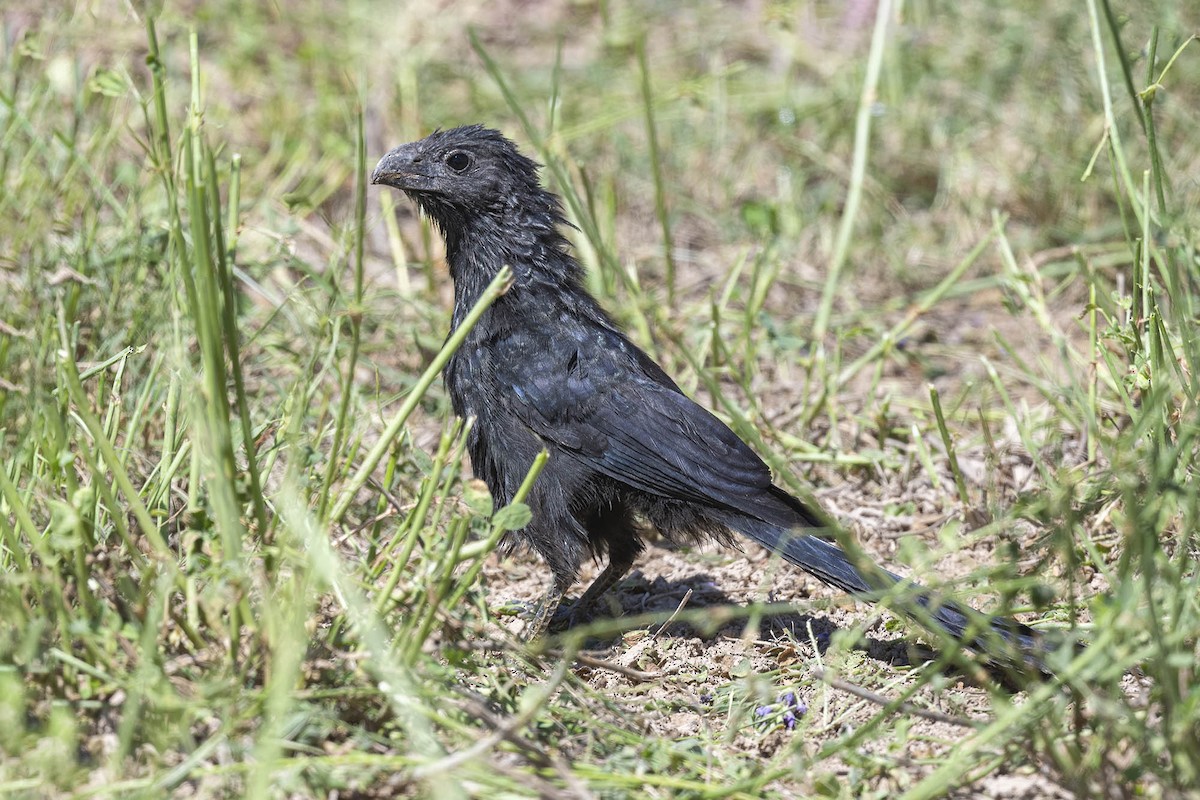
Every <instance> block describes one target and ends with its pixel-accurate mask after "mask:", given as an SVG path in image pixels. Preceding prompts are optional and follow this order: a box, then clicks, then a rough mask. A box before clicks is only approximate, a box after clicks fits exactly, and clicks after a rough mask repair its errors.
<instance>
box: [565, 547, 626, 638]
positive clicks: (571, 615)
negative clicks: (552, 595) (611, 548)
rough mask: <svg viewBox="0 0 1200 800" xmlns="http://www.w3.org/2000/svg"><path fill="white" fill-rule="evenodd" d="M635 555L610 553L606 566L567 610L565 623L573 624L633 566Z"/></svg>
mask: <svg viewBox="0 0 1200 800" xmlns="http://www.w3.org/2000/svg"><path fill="white" fill-rule="evenodd" d="M636 557H637V553H636V552H631V553H620V554H617V553H612V554H610V555H609V558H608V566H606V567H605V568H604V570H603V571H602V572H601V573H600V574H599V575H597V576H596V580H594V581H592V583H591V585H590V586H588V588H587V590H586V591H584V593H583V595H582V596H581V597H580V598H579V599H578V600H576V601H575V602H574V603H572V604H571V608H570V610H569V611H568V612H567V625H571V624H573V623H574V622H575V620H576V619H577V618H578V617H579V615H580V614H582V613H585V612H586V611H587V610H588V609H589V608H590V607H591V606H592V605H594V604H595V602H596V601H597V600H599V599H600V598H601V597H603V596H604V594H605V593H606V592H607V591H608V590H609V589H611V588H612V587H613V586H615V585H616V584H617V583H618V582H619V581H620V580H621V578H624V577H625V575H626V573H628V572H629V570H630V568H631V567H632V566H633V562H634V559H635V558H636Z"/></svg>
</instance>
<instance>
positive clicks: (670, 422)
mask: <svg viewBox="0 0 1200 800" xmlns="http://www.w3.org/2000/svg"><path fill="white" fill-rule="evenodd" d="M371 181H372V183H382V184H386V185H389V186H394V187H396V188H397V189H401V190H402V191H404V192H405V194H407V195H408V196H409V197H410V198H412V199H413V200H415V201H416V203H417V205H418V206H419V207H420V208H421V210H422V211H424V212H425V214H426V215H428V217H429V218H430V219H432V220H433V222H434V224H435V225H436V226H437V227H438V229H439V230H440V231H441V233H442V235H443V236H444V237H445V240H446V258H447V261H448V262H449V264H450V276H451V278H453V280H454V317H453V322H452V324H453V326H454V327H457V326H458V325H459V324H460V323H461V322H462V320H463V318H464V316H465V315H466V314H467V312H468V311H470V309H471V307H472V306H473V305H474V303H475V301H476V300H477V299H478V298H479V296H480V294H481V292H482V291H483V289H484V288H485V287H486V286H487V285H488V283H489V281H491V279H492V278H493V277H494V276H495V274H496V272H497V271H498V270H499V269H500V268H501V267H502V266H503V265H505V264H507V265H509V266H510V267H511V268H512V270H513V273H514V282H513V285H512V288H511V289H509V291H508V292H507V293H506V294H504V295H503V296H502V297H500V298H499V299H498V300H496V302H495V304H494V305H492V307H491V308H490V309H488V311H487V312H486V313H485V314H484V316H483V318H482V319H481V320H480V321H479V323H478V324H477V325H476V326H475V328H474V329H473V330H471V331H470V333H469V334H468V336H467V338H466V341H465V342H464V343H463V345H462V347H461V348H460V349H459V350H458V352H457V353H456V354H455V355H454V357H453V358H452V359H451V360H450V362H449V364H448V365H447V367H446V371H445V380H446V386H447V388H448V389H449V392H450V398H451V400H452V402H453V404H454V410H455V412H456V413H457V414H459V415H460V416H462V417H475V425H474V427H473V428H472V429H471V432H470V436H469V440H468V446H469V450H470V454H471V463H472V465H473V468H474V470H475V473H476V474H477V475H478V476H480V477H481V478H483V480H484V481H485V482H486V483H487V485H488V487H489V488H490V489H491V492H492V495H493V497H494V498H495V502H496V503H497V504H500V505H503V504H505V503H507V502H509V500H511V498H512V497H513V494H514V493H515V492H516V490H517V487H518V486H519V485H520V484H521V481H522V479H523V478H524V477H525V474H526V472H527V471H528V469H529V467H530V465H531V463H532V462H533V459H534V457H535V456H536V455H537V454H538V453H539V452H540V451H541V450H542V449H543V448H546V449H548V450H549V452H550V459H549V461H548V462H547V464H546V466H545V469H544V470H543V472H542V474H541V475H540V476H539V478H538V480H537V481H536V483H535V485H534V487H533V490H532V492H531V493H530V495H529V498H528V503H529V506H530V509H531V510H532V512H533V517H532V520H531V521H530V523H529V524H528V525H527V526H526V527H525V528H524V529H523V530H521V531H519V532H517V533H516V534H515V538H516V540H518V541H524V542H526V543H528V544H529V545H531V546H532V547H533V549H534V550H536V551H537V552H538V553H540V554H541V555H542V557H543V558H545V560H546V562H547V563H548V564H549V565H550V569H551V571H552V572H553V573H554V584H553V586H552V587H551V588H550V590H549V591H548V593H547V594H546V597H545V600H544V601H543V602H542V604H541V606H540V608H539V610H538V612H537V616H536V617H535V618H534V620H533V622H532V623H531V624H530V626H529V628H528V629H527V636H529V637H530V638H532V637H534V636H537V635H539V634H540V633H542V632H543V631H544V630H545V628H546V625H547V624H548V623H549V621H550V618H551V616H552V615H553V614H554V612H555V611H556V609H557V608H558V606H559V604H560V602H561V601H562V598H563V595H564V593H565V592H566V591H567V590H568V589H569V588H570V587H571V585H572V584H574V583H575V581H576V579H577V577H578V574H579V566H580V563H581V562H582V560H583V558H584V557H585V556H588V555H593V556H596V557H599V556H602V555H604V554H607V555H608V566H607V567H606V568H605V570H604V571H603V572H602V573H601V574H600V576H599V577H598V578H596V580H595V582H593V583H592V585H591V586H590V587H589V588H588V590H587V591H586V592H585V593H584V595H583V597H582V598H580V600H579V602H578V604H577V605H576V606H575V608H576V609H583V608H586V607H587V606H588V605H589V604H590V603H591V602H592V601H594V600H595V599H596V598H597V597H599V596H600V595H601V594H602V593H603V592H605V591H606V590H607V589H608V588H609V587H611V586H612V585H613V584H614V583H616V582H617V581H618V580H620V578H621V577H622V576H623V575H624V574H625V573H626V572H627V571H628V570H629V568H630V567H631V566H632V565H633V562H634V559H635V558H636V557H637V555H638V553H640V552H641V550H642V548H643V544H642V539H641V536H640V535H639V525H640V524H643V521H644V522H648V523H649V524H650V525H652V526H653V527H655V528H657V529H658V530H659V532H661V533H662V535H663V536H665V537H666V538H668V539H671V540H674V541H680V540H683V541H697V540H703V539H707V538H711V539H716V540H717V541H720V542H723V543H728V542H730V540H731V538H732V537H731V535H730V534H731V532H735V533H739V534H741V535H743V536H746V537H748V538H750V539H752V540H754V541H756V542H758V543H759V544H761V545H763V546H764V547H766V548H767V549H769V550H771V551H773V552H776V553H778V554H780V555H781V556H782V557H783V558H785V559H786V560H787V561H790V562H791V563H792V564H795V565H797V566H799V567H801V568H803V569H806V570H808V571H809V572H811V573H812V574H813V575H815V576H817V577H818V578H820V579H821V580H822V581H824V582H826V583H828V584H832V585H833V586H836V587H838V588H839V589H843V590H845V591H847V592H850V593H851V594H854V595H858V596H865V597H867V598H868V599H869V598H871V597H878V595H879V593H880V592H881V591H884V590H886V589H887V588H888V587H890V586H893V585H894V584H895V583H896V582H897V581H899V580H901V579H900V578H899V576H896V575H893V574H892V573H890V572H887V571H885V570H882V569H878V568H876V569H873V570H868V572H869V573H870V574H869V575H868V574H864V573H863V572H861V571H860V570H858V569H856V568H855V566H854V565H853V564H852V563H851V562H850V561H849V559H848V558H847V556H846V555H845V553H843V552H842V550H841V549H840V548H838V547H837V546H836V545H835V544H833V543H832V542H830V541H827V540H825V539H822V538H818V536H817V535H813V534H814V533H818V534H819V529H821V528H823V527H826V525H825V523H824V522H823V521H822V519H821V517H820V515H819V514H818V513H816V512H814V510H813V509H810V508H809V507H808V506H806V505H805V504H804V503H802V502H801V501H800V500H797V499H796V498H794V497H792V496H791V495H790V494H788V493H787V492H785V491H784V490H782V489H780V488H779V487H777V486H775V485H773V484H772V482H771V473H770V471H769V470H768V468H767V465H766V464H765V463H763V461H762V460H761V459H760V458H759V457H758V456H757V455H755V454H754V452H753V451H752V450H751V449H750V448H749V447H748V446H747V445H746V444H745V443H744V442H743V441H742V440H741V439H739V438H738V437H737V435H736V434H734V433H733V431H731V430H730V429H729V428H728V427H727V426H726V425H725V424H724V423H723V422H721V421H720V420H718V419H717V418H716V417H714V416H713V415H712V414H710V413H709V412H708V411H706V410H705V409H703V408H701V407H700V406H699V405H697V404H696V403H694V402H693V401H692V400H690V399H689V398H688V397H687V396H686V395H684V394H683V392H682V391H680V389H679V387H678V386H677V385H676V384H675V382H674V381H673V380H671V378H670V377H669V376H668V375H667V374H666V373H665V372H663V370H662V368H661V367H659V366H658V364H656V363H654V361H653V360H652V359H651V358H650V357H649V356H648V355H646V354H645V353H643V352H642V351H641V350H640V349H638V347H637V346H636V345H634V344H633V343H632V342H631V341H630V340H629V338H628V337H627V336H626V335H625V334H624V333H622V332H621V330H620V329H619V328H618V327H617V326H616V324H615V323H614V322H613V321H612V319H610V318H609V316H608V315H607V314H606V313H605V312H604V311H603V310H602V309H601V308H600V305H599V304H598V303H597V302H596V300H595V299H594V298H593V297H592V296H591V295H590V294H589V293H588V292H587V291H586V290H585V289H584V287H583V274H582V270H581V268H580V266H579V263H578V262H577V261H576V260H575V258H574V257H573V256H572V255H571V254H570V252H569V251H568V244H567V241H566V239H564V238H563V236H562V234H560V233H559V230H558V227H559V226H560V225H564V224H566V220H565V219H564V218H563V215H562V209H561V206H560V204H559V200H558V198H557V197H556V196H555V195H553V194H551V193H550V192H548V191H546V190H545V189H543V188H542V187H541V185H540V184H539V181H538V165H537V164H536V163H534V162H533V161H531V160H530V159H528V158H526V157H525V156H523V155H521V153H519V152H518V151H517V149H516V147H515V146H514V145H513V143H512V142H510V141H509V140H508V139H506V138H504V137H503V136H502V135H501V134H500V133H498V132H497V131H494V130H490V129H487V128H484V127H482V126H479V125H472V126H468V127H462V128H456V129H454V130H447V131H437V132H435V133H433V134H431V135H430V136H428V137H426V138H425V139H422V140H420V141H418V142H412V143H411V144H406V145H402V146H400V147H397V148H396V149H395V150H392V151H391V152H390V153H388V154H387V155H386V156H384V157H383V159H382V160H380V162H379V165H378V166H377V167H376V168H375V171H374V173H373V174H372V176H371ZM805 531H807V533H806V532H805ZM909 597H910V598H915V599H913V600H910V602H912V603H914V605H912V606H910V607H909V610H910V613H914V614H915V616H917V617H918V618H920V619H925V620H928V619H932V620H934V621H936V623H937V624H939V625H940V626H941V627H942V628H944V629H945V630H947V631H949V632H950V633H951V634H953V635H954V636H955V637H957V638H959V639H963V638H964V637H965V636H967V635H970V636H971V640H970V641H969V642H968V644H971V645H974V646H976V647H980V648H983V649H993V648H990V647H989V645H992V644H997V645H998V644H1000V641H999V640H1000V639H1003V640H1007V641H1008V642H1010V643H1015V644H1017V645H1018V647H1019V648H1020V649H1021V650H1024V651H1026V653H1028V652H1029V651H1031V650H1033V649H1036V647H1037V644H1036V643H1037V637H1038V634H1037V633H1036V632H1035V631H1033V630H1031V629H1029V628H1026V627H1025V626H1022V625H1019V624H1018V623H1016V622H1014V621H1012V620H1008V619H1002V618H998V617H997V618H982V619H983V620H984V621H983V622H982V623H981V624H979V625H975V626H972V627H973V628H974V633H972V634H968V633H967V629H968V626H969V625H970V619H971V616H972V615H974V616H975V617H976V618H977V619H980V617H978V615H975V612H973V611H969V610H967V609H965V608H963V607H961V606H958V605H955V604H953V603H950V602H940V601H937V600H935V599H934V598H933V597H932V596H931V595H930V594H928V593H927V592H925V591H924V590H921V589H920V588H919V587H916V588H915V589H914V590H913V594H911V595H909ZM917 605H919V606H920V607H921V609H923V610H918V609H917V607H916V606H917ZM988 628H990V629H991V631H992V632H994V633H995V634H999V637H995V636H993V635H992V634H989V633H984V632H983V631H986V630H987V629H988ZM1027 657H1028V656H1027Z"/></svg>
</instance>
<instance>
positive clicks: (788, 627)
mask: <svg viewBox="0 0 1200 800" xmlns="http://www.w3.org/2000/svg"><path fill="white" fill-rule="evenodd" d="M574 599H575V598H571V599H568V600H566V601H564V603H563V607H564V615H563V617H562V618H560V620H559V625H560V626H561V625H562V624H564V623H566V622H567V617H569V616H570V614H571V613H573V612H574V610H573V609H572V603H573V602H574ZM685 600H686V605H685ZM704 609H711V610H712V611H714V612H717V613H714V614H713V615H710V616H709V617H708V619H702V620H697V619H696V612H697V611H701V610H704ZM677 610H678V611H679V612H680V613H679V614H678V616H674V612H676V611H677ZM687 612H691V613H687ZM647 616H653V617H656V619H655V620H654V621H649V622H634V620H633V618H639V617H640V618H643V619H645V618H646V617H647ZM752 616H753V614H752V612H751V610H750V609H749V608H748V607H747V606H745V605H743V604H741V603H739V602H738V601H736V600H734V599H733V598H731V597H730V596H729V595H728V594H726V593H725V592H724V591H723V590H722V589H721V588H720V587H719V586H718V585H717V583H716V581H715V579H714V577H713V576H712V575H710V574H708V573H704V572H701V573H695V574H692V575H689V576H687V577H681V578H674V579H668V578H664V577H662V576H656V577H654V578H652V579H651V578H647V577H646V576H645V575H644V574H643V573H642V572H641V571H634V572H632V573H630V574H629V575H628V576H627V577H626V578H625V579H624V580H623V581H622V582H621V583H620V584H619V585H618V586H616V587H614V588H613V589H612V590H610V591H609V592H608V594H606V595H605V596H604V597H602V598H601V599H600V601H599V602H598V603H597V604H596V605H595V607H593V608H591V609H588V610H583V609H579V610H578V612H577V613H575V616H574V617H573V619H572V620H571V623H570V625H571V627H574V626H576V625H588V626H591V625H593V624H595V623H603V622H605V621H612V622H617V623H619V622H620V621H621V620H622V619H626V618H629V619H630V622H631V625H630V626H626V627H622V628H621V629H620V630H618V631H615V632H614V631H613V629H612V628H611V627H609V626H607V625H597V627H602V628H603V630H602V631H599V632H598V633H597V635H596V636H594V637H590V638H589V639H588V640H587V641H586V644H585V646H586V647H588V648H590V649H608V648H615V647H619V646H620V645H621V642H622V640H623V639H624V638H625V637H627V636H628V635H629V633H630V632H631V631H637V630H644V631H646V632H650V633H653V635H654V636H656V637H659V638H673V639H694V638H698V639H700V640H702V641H706V642H708V641H713V640H716V639H718V638H733V639H736V638H741V637H742V636H744V634H745V629H746V625H747V624H748V623H749V621H750V619H751V617H752ZM756 624H757V630H758V632H757V634H755V636H754V638H755V639H757V640H759V641H764V642H768V643H778V644H780V645H788V646H790V645H793V644H799V645H800V646H802V647H813V648H815V649H816V651H817V653H819V654H821V655H824V654H825V653H826V652H827V651H828V649H829V647H830V645H831V643H832V641H833V638H834V634H836V633H837V632H839V631H843V630H846V628H844V627H842V626H840V625H838V624H837V623H836V622H834V621H833V620H831V619H829V618H828V617H825V616H819V615H813V614H806V613H802V612H799V611H797V612H784V613H764V614H762V615H761V616H759V617H758V618H757V621H756ZM556 627H559V626H556ZM560 630H561V628H560ZM854 649H855V650H859V651H861V652H863V653H864V654H865V655H866V656H867V657H868V658H871V659H872V660H874V661H877V662H880V663H885V664H888V665H891V666H893V667H905V666H912V665H913V664H914V663H920V662H921V661H925V660H928V659H929V658H930V657H931V656H932V651H930V650H929V649H928V648H924V647H920V646H918V645H916V644H914V643H913V642H911V641H909V640H906V639H876V638H873V637H872V636H870V635H869V634H864V636H863V637H862V638H861V639H860V641H859V643H858V644H856V645H855V646H854ZM914 657H915V658H914Z"/></svg>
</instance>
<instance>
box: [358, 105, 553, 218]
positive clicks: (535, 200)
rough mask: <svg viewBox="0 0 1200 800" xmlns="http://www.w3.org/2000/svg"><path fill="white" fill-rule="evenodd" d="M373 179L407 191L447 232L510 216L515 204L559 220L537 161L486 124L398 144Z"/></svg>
mask: <svg viewBox="0 0 1200 800" xmlns="http://www.w3.org/2000/svg"><path fill="white" fill-rule="evenodd" d="M371 183H376V184H383V185H385V186H393V187H395V188H397V189H400V190H401V191H403V192H404V193H405V194H407V195H408V196H409V197H410V198H412V199H413V200H414V201H415V202H416V203H417V205H418V206H420V208H421V210H422V211H424V212H425V213H426V214H427V215H429V217H430V218H432V219H433V221H434V222H435V223H437V225H438V227H440V228H441V229H442V232H443V233H446V234H453V233H454V232H455V231H456V229H459V228H463V227H467V226H470V225H472V224H473V223H476V222H478V221H480V220H489V219H490V220H495V221H501V220H511V215H512V212H513V211H514V210H517V209H523V210H524V212H525V213H526V214H529V213H530V212H532V213H534V214H535V215H536V214H537V213H538V212H542V213H549V214H550V215H551V220H550V222H551V224H553V223H555V222H558V221H560V220H559V218H558V216H559V215H558V201H557V199H556V198H555V197H554V196H553V195H551V194H550V193H548V192H546V191H545V190H543V189H542V188H541V186H540V185H539V182H538V164H537V163H536V162H534V161H532V160H531V159H529V158H526V157H525V156H523V155H521V153H520V152H518V150H517V148H516V145H514V144H513V143H512V142H510V141H509V140H508V139H506V138H505V137H504V136H503V135H502V134H500V132H499V131H495V130H492V129H490V128H485V127H483V126H482V125H468V126H465V127H461V128H453V129H451V130H445V131H443V130H439V131H435V132H433V133H431V134H430V135H429V136H426V137H425V138H424V139H421V140H420V141H416V142H410V143H408V144H403V145H400V146H399V147H397V148H396V149H394V150H392V151H391V152H389V153H388V154H387V155H385V156H384V157H383V158H382V159H380V161H379V164H378V165H377V166H376V167H375V171H374V172H373V173H371Z"/></svg>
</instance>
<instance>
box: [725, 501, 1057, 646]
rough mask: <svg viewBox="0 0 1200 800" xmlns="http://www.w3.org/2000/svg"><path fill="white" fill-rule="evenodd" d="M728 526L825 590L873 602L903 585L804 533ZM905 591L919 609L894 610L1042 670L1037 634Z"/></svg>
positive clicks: (751, 524)
mask: <svg viewBox="0 0 1200 800" xmlns="http://www.w3.org/2000/svg"><path fill="white" fill-rule="evenodd" d="M730 527H731V528H733V529H734V530H736V531H737V532H739V533H741V534H742V535H744V536H746V537H747V538H749V539H752V540H754V541H755V542H758V543H759V544H761V545H762V546H763V547H765V548H767V549H768V550H770V551H772V552H775V553H778V554H779V555H780V556H782V557H783V558H784V559H785V560H786V561H788V562H790V563H792V564H794V565H796V566H797V567H800V568H801V569H803V570H805V571H807V572H809V573H812V574H813V575H815V576H816V577H817V578H820V579H821V580H822V581H824V582H825V583H827V584H829V585H830V586H835V587H837V588H838V589H841V590H843V591H845V592H848V593H850V594H853V595H858V596H860V597H863V596H864V595H865V596H866V597H864V598H863V599H868V600H872V601H874V600H877V599H878V597H879V595H880V594H882V593H884V592H886V591H887V590H889V589H891V588H893V587H894V586H896V584H898V583H901V582H902V581H904V580H905V579H904V578H901V577H900V576H899V575H896V574H895V573H892V572H888V571H887V570H885V569H882V568H876V569H874V570H872V571H871V572H873V573H875V574H874V575H872V576H870V577H868V576H867V575H864V574H863V573H862V572H860V571H859V570H858V568H857V567H855V566H854V564H852V563H851V562H850V560H849V558H847V556H846V554H845V553H844V552H843V551H842V549H841V548H840V547H838V546H837V545H835V544H833V543H832V542H828V541H825V540H824V539H819V538H817V537H815V536H811V535H809V534H805V533H802V532H799V531H794V530H788V529H787V528H782V527H779V526H778V525H773V524H771V523H767V522H763V521H761V520H757V519H753V518H748V517H740V518H738V519H737V520H736V521H731V523H730ZM910 587H911V589H910V591H911V593H910V594H909V595H908V596H909V597H912V598H913V600H914V602H915V604H916V606H919V608H917V607H912V606H910V607H909V608H908V609H905V608H904V607H903V606H900V605H899V604H898V605H897V610H899V611H902V612H904V613H906V614H907V615H908V616H910V617H912V618H913V619H915V620H917V621H918V622H920V623H922V624H925V625H928V623H929V621H930V620H932V621H933V622H934V623H935V624H936V625H937V626H938V627H940V628H941V629H942V630H944V631H946V632H947V633H949V634H950V635H951V636H953V637H954V638H956V639H958V640H959V641H961V642H963V643H964V644H966V645H968V646H969V647H971V648H973V649H975V650H978V651H980V652H982V653H984V654H985V655H988V656H989V657H991V658H993V659H994V660H997V661H1003V662H1013V661H1014V659H1013V656H1014V655H1016V654H1015V653H1014V652H1013V649H1014V647H1015V648H1016V650H1017V651H1019V658H1017V659H1016V660H1015V661H1016V663H1018V664H1025V665H1030V666H1034V667H1037V668H1039V669H1041V668H1042V667H1041V660H1040V658H1038V654H1039V653H1041V652H1044V645H1043V642H1042V637H1041V634H1039V633H1038V632H1037V631H1035V630H1034V629H1033V628H1030V627H1028V626H1025V625H1022V624H1021V623H1019V622H1017V621H1016V620H1011V619H1006V618H1004V617H988V616H986V615H983V614H981V613H980V612H977V611H975V610H974V609H969V608H966V607H964V606H961V605H959V604H957V603H954V602H952V601H949V600H942V599H939V598H937V597H935V596H934V595H932V594H931V593H930V592H929V591H928V590H927V589H925V588H924V587H922V586H920V585H919V584H912V583H910Z"/></svg>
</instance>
